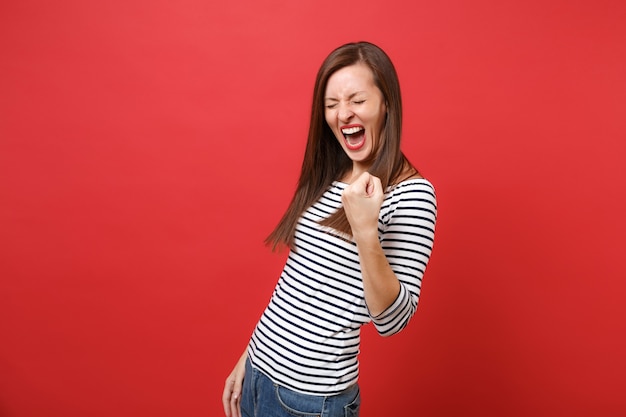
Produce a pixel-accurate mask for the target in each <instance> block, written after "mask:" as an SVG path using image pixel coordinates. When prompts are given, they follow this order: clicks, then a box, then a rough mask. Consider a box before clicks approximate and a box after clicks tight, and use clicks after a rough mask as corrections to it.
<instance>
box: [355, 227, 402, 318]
mask: <svg viewBox="0 0 626 417" xmlns="http://www.w3.org/2000/svg"><path fill="white" fill-rule="evenodd" d="M354 239H355V241H356V246H357V250H358V253H359V263H360V266H361V275H362V279H363V291H364V293H365V303H366V304H367V308H368V310H369V312H370V315H371V316H372V317H376V316H378V315H380V314H381V313H383V312H384V311H385V310H386V309H387V308H388V307H389V306H390V305H392V304H393V302H394V301H395V300H396V299H397V297H398V294H399V292H400V281H399V280H398V278H397V277H396V274H395V273H394V272H393V270H392V269H391V266H390V265H389V262H388V260H387V258H386V256H385V253H384V252H383V249H382V246H381V245H380V242H379V240H378V231H377V230H373V231H367V232H362V233H358V234H355V235H354Z"/></svg>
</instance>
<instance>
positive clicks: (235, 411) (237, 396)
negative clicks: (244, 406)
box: [230, 391, 241, 417]
mask: <svg viewBox="0 0 626 417" xmlns="http://www.w3.org/2000/svg"><path fill="white" fill-rule="evenodd" d="M240 403H241V393H240V392H238V391H233V395H232V396H231V398H230V413H231V416H232V417H241V411H240V410H241V409H240Z"/></svg>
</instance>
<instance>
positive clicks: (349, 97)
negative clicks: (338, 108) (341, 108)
mask: <svg viewBox="0 0 626 417" xmlns="http://www.w3.org/2000/svg"><path fill="white" fill-rule="evenodd" d="M362 93H365V91H357V92H356V93H352V94H350V95H349V96H348V100H350V99H352V98H354V96H356V95H358V94H362ZM324 100H331V101H339V100H338V99H336V98H334V97H325V98H324Z"/></svg>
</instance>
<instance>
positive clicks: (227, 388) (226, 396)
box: [222, 378, 235, 417]
mask: <svg viewBox="0 0 626 417" xmlns="http://www.w3.org/2000/svg"><path fill="white" fill-rule="evenodd" d="M234 383H235V381H234V380H232V379H230V378H229V379H227V380H226V383H225V384H224V393H223V394H222V405H223V406H224V414H226V417H232V414H231V406H230V402H231V398H232V394H233V385H234Z"/></svg>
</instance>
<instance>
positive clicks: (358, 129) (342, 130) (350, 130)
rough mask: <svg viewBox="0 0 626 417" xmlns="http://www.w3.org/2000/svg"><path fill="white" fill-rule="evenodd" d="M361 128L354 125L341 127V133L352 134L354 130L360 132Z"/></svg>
mask: <svg viewBox="0 0 626 417" xmlns="http://www.w3.org/2000/svg"><path fill="white" fill-rule="evenodd" d="M361 130H363V128H362V127H360V126H355V127H349V128H347V129H341V133H343V134H344V135H353V134H355V133H356V132H360V131H361Z"/></svg>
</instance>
